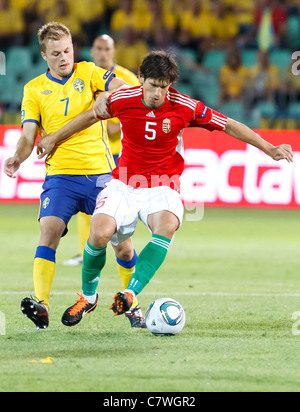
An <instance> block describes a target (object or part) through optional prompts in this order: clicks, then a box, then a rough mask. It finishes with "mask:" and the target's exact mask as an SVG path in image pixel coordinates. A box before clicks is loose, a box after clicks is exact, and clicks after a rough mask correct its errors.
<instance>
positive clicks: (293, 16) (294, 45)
mask: <svg viewBox="0 0 300 412" xmlns="http://www.w3.org/2000/svg"><path fill="white" fill-rule="evenodd" d="M54 20H56V21H60V22H62V23H64V24H66V25H67V26H68V27H69V29H70V30H71V32H72V35H73V40H74V45H75V51H76V60H77V61H80V60H82V59H83V53H82V51H83V50H86V49H88V48H89V47H91V45H92V43H93V40H94V39H95V37H96V36H97V35H99V34H103V33H108V34H110V35H111V36H112V37H113V38H114V40H115V46H116V55H115V61H116V63H118V64H120V65H122V66H124V67H127V68H128V69H129V70H131V71H133V72H135V73H137V70H138V67H139V65H140V63H141V61H142V59H143V57H144V56H145V55H146V54H147V53H148V51H150V50H153V49H164V50H168V49H170V50H172V52H174V53H175V54H176V56H177V58H178V61H179V63H180V68H181V73H182V76H181V79H180V84H179V85H178V88H179V89H180V91H182V92H187V93H188V94H191V95H192V96H193V97H195V98H202V99H203V100H205V98H206V97H207V96H206V94H207V93H209V103H210V102H211V103H212V104H213V105H214V106H217V107H221V106H222V105H224V104H225V103H226V102H242V103H243V108H244V110H246V111H249V110H252V109H253V108H254V107H257V105H258V104H260V103H262V102H271V103H272V104H274V105H275V106H276V109H277V111H280V112H284V111H285V109H286V107H287V106H288V105H289V104H291V103H294V102H299V101H300V76H294V75H292V73H291V54H292V52H293V51H295V50H300V2H299V0H239V1H237V0H78V1H74V0H0V50H2V51H6V50H8V49H10V48H12V47H19V46H27V47H28V48H31V49H32V50H33V52H34V48H36V33H37V30H38V28H39V27H40V26H41V25H42V24H44V23H47V22H49V21H54ZM280 51H284V52H285V54H284V53H282V54H280V53H279V52H280ZM276 53H277V54H276ZM33 55H34V53H33ZM36 55H38V53H36ZM36 58H38V57H36ZM215 83H217V85H216V84H215Z"/></svg>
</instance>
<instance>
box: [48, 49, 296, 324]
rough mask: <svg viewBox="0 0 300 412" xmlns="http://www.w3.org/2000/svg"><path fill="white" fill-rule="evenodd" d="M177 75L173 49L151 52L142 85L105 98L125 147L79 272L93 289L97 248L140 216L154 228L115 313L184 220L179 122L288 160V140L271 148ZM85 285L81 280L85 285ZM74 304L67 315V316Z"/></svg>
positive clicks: (78, 123)
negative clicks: (196, 95)
mask: <svg viewBox="0 0 300 412" xmlns="http://www.w3.org/2000/svg"><path fill="white" fill-rule="evenodd" d="M177 76H178V68H177V65H176V62H175V61H174V60H173V58H172V57H171V56H170V55H168V54H166V53H164V52H152V53H150V55H149V56H147V57H146V58H145V59H144V61H143V63H142V65H141V68H140V81H141V83H142V86H141V87H135V88H132V89H128V90H121V91H118V92H115V93H113V94H112V95H111V96H110V97H109V103H108V115H110V116H117V117H118V118H119V119H120V121H121V124H122V130H123V139H122V154H121V156H120V159H119V166H118V167H117V168H116V169H115V170H114V171H113V180H112V181H111V182H109V183H108V184H107V185H106V188H105V189H104V190H103V192H102V193H101V194H100V195H99V196H98V199H97V205H96V209H95V212H94V215H93V219H92V227H91V234H90V238H89V240H88V242H87V245H88V248H86V249H85V258H84V265H83V270H82V273H83V278H84V277H85V272H86V271H87V272H88V273H89V276H90V279H91V280H94V283H93V285H94V293H96V288H97V283H98V279H99V276H100V273H101V270H102V268H103V265H104V259H98V258H97V257H96V255H97V254H105V251H106V246H107V243H108V242H109V241H111V242H112V243H113V244H115V245H117V244H119V243H120V242H122V241H124V239H126V238H127V237H129V236H131V235H132V234H133V233H134V230H135V227H136V223H137V221H138V218H140V219H141V220H142V221H143V223H144V224H145V225H146V226H147V227H148V228H149V230H150V231H151V232H152V238H151V241H150V242H149V243H148V244H147V245H146V247H145V248H144V249H143V251H142V252H141V254H140V255H139V257H138V260H137V264H136V270H135V273H134V274H133V276H132V279H131V281H130V283H129V286H128V288H127V289H126V290H125V291H124V292H119V293H118V294H117V295H115V298H114V303H113V305H112V306H111V309H112V310H113V311H114V312H115V313H116V314H117V315H118V314H122V313H124V312H126V311H127V310H129V308H130V307H131V305H132V302H133V300H134V299H135V296H136V295H137V294H139V293H140V292H141V291H142V290H143V289H144V287H145V286H146V285H147V284H148V282H149V281H150V280H151V278H152V277H153V276H154V274H155V273H156V271H157V270H158V268H159V267H160V266H161V264H162V263H163V261H164V259H165V257H166V254H167V251H168V248H169V245H170V242H171V240H172V237H173V235H174V233H175V231H176V230H177V229H178V228H179V227H180V225H181V223H182V217H183V206H182V203H181V200H180V195H179V188H180V182H179V178H180V175H181V173H182V171H183V166H184V160H183V157H182V141H181V135H182V133H181V132H182V129H184V128H185V127H188V126H193V127H195V126H198V127H204V128H206V129H208V130H210V131H213V130H222V131H224V132H225V133H227V134H229V135H231V136H233V137H236V138H237V139H239V140H242V141H243V142H246V143H248V144H251V145H253V146H255V147H258V148H259V149H261V150H262V151H264V152H265V153H266V154H267V155H269V156H270V157H272V158H273V159H274V160H280V159H286V160H287V161H288V162H291V161H292V159H293V153H292V150H291V147H290V146H289V145H285V144H283V145H280V146H277V147H274V146H273V145H272V144H270V143H268V142H267V141H265V140H263V139H262V138H261V137H260V136H258V135H257V134H256V133H255V132H253V131H252V130H251V129H249V128H248V127H247V126H245V125H244V124H241V123H239V122H236V121H234V120H232V119H229V118H227V117H226V116H224V115H222V114H220V113H217V112H216V111H214V110H212V109H210V108H209V107H207V106H205V105H204V104H203V103H201V102H197V101H195V100H192V99H190V98H189V97H188V96H185V95H182V94H180V93H178V92H176V90H174V89H172V88H171V84H172V83H173V82H174V81H176V79H177ZM107 97H108V95H107V94H105V93H103V95H102V96H101V97H100V98H99V100H98V99H97V102H96V103H95V105H94V114H96V115H101V116H103V111H102V107H103V105H102V104H101V111H99V108H98V103H99V101H100V99H104V100H105V99H106V98H107ZM93 122H94V120H93V116H92V113H91V112H87V113H82V114H81V115H79V116H78V117H77V118H76V119H74V120H73V121H72V122H70V123H69V124H68V125H67V126H66V127H64V128H63V129H62V130H60V131H59V132H58V133H56V134H55V135H54V136H51V137H49V139H50V140H51V141H52V144H53V145H54V144H55V143H57V142H59V141H60V140H61V139H63V138H66V137H68V136H70V135H72V133H74V131H76V130H80V129H81V128H82V127H84V126H85V127H88V126H89V125H90V124H93ZM199 136H201V133H200V132H199ZM84 287H85V284H84V282H83V290H84ZM71 308H72V307H71ZM71 308H69V309H68V310H67V311H66V312H65V315H64V316H70V313H71Z"/></svg>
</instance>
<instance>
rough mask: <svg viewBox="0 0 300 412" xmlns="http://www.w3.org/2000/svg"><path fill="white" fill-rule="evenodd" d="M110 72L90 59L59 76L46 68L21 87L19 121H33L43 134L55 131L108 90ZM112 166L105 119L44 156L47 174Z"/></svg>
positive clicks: (104, 169)
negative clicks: (61, 76) (62, 77)
mask: <svg viewBox="0 0 300 412" xmlns="http://www.w3.org/2000/svg"><path fill="white" fill-rule="evenodd" d="M114 76H115V74H114V73H113V72H111V71H107V70H104V69H101V68H99V67H96V66H95V64H94V63H91V62H89V63H88V62H80V63H76V64H74V67H73V70H72V72H71V73H70V74H69V76H67V77H65V78H64V79H63V80H59V79H56V78H54V77H52V76H51V74H50V73H49V71H48V72H46V73H44V74H42V75H41V76H38V77H36V78H35V79H33V80H31V81H30V82H29V83H27V84H26V85H25V87H24V95H23V101H22V112H21V118H22V125H23V124H24V123H25V122H34V123H36V124H37V125H38V126H39V127H40V129H41V130H42V132H45V133H46V134H52V133H54V132H56V131H57V130H59V129H61V128H62V127H63V126H64V125H65V124H67V123H68V122H69V121H70V120H72V119H73V118H74V117H76V116H77V115H78V114H80V113H82V112H84V111H86V110H89V109H92V108H93V104H94V101H95V96H96V95H97V94H98V93H99V92H102V91H107V90H108V85H109V83H110V81H111V80H112V78H113V77H114ZM114 167H115V163H114V161H113V156H112V154H111V150H110V147H109V142H108V137H107V130H106V121H104V122H97V123H95V124H94V125H93V126H91V127H89V128H88V129H85V130H83V131H81V132H79V133H76V134H74V135H73V136H72V139H66V140H65V141H63V142H61V144H60V145H58V146H57V148H56V150H55V151H54V152H53V153H52V154H50V155H49V156H48V157H47V159H46V173H47V174H48V175H57V174H66V175H97V174H104V173H109V172H111V171H112V169H114Z"/></svg>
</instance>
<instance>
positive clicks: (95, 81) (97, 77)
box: [91, 66, 116, 95]
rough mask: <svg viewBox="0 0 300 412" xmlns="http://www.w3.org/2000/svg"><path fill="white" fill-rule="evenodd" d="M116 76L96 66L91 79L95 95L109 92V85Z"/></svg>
mask: <svg viewBox="0 0 300 412" xmlns="http://www.w3.org/2000/svg"><path fill="white" fill-rule="evenodd" d="M115 76H116V75H115V74H114V72H112V71H110V70H104V69H101V68H100V67H96V66H95V67H94V70H93V73H92V77H91V86H92V90H93V92H94V94H95V95H97V94H99V93H100V92H107V91H108V87H109V83H110V82H111V81H112V79H113V78H114V77H115Z"/></svg>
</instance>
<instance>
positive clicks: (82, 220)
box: [64, 34, 142, 327]
mask: <svg viewBox="0 0 300 412" xmlns="http://www.w3.org/2000/svg"><path fill="white" fill-rule="evenodd" d="M91 55H92V58H93V60H94V62H95V64H96V66H97V67H102V68H103V69H105V70H107V71H110V72H113V73H114V74H115V75H116V76H117V77H118V78H120V79H122V80H124V81H126V82H127V83H128V84H130V85H131V86H139V85H140V82H139V80H138V78H137V77H136V75H135V74H134V73H132V72H131V71H129V70H127V69H125V68H124V67H122V66H120V65H118V64H115V63H114V55H115V47H114V40H113V39H112V37H110V36H108V35H107V34H103V35H101V36H98V37H97V38H96V39H95V40H94V42H93V47H92V49H91ZM107 131H108V138H109V144H110V148H111V151H112V154H113V157H114V161H115V164H116V165H117V162H118V157H119V153H120V150H121V129H120V121H119V120H118V119H117V118H114V119H109V120H108V121H107ZM90 228H91V216H89V215H87V214H85V213H78V215H77V229H78V235H79V240H80V245H81V255H79V256H75V257H74V258H72V259H70V260H68V261H65V262H64V264H65V265H70V266H72V265H73V266H76V265H78V264H81V263H82V261H83V252H84V247H85V244H86V242H87V240H88V238H89V234H90ZM135 261H136V255H134V258H133V259H132V260H131V261H129V262H128V261H124V260H123V261H122V260H121V259H119V258H118V257H117V262H118V272H119V275H120V278H121V280H122V283H123V285H124V287H126V286H127V285H128V283H129V281H130V279H131V276H132V272H133V269H134V267H135ZM133 314H134V315H133ZM127 317H128V319H129V320H130V323H131V325H132V326H134V327H136V326H138V325H139V323H140V319H141V318H142V313H141V310H140V307H139V304H138V301H137V300H136V301H135V302H134V303H133V306H132V311H131V312H130V313H128V314H127Z"/></svg>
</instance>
